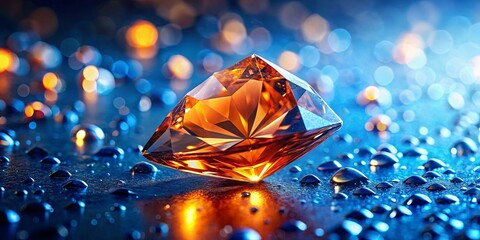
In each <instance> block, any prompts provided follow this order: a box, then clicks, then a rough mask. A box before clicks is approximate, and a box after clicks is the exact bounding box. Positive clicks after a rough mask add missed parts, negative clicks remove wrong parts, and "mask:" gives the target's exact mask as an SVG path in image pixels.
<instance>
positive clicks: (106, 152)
mask: <svg viewBox="0 0 480 240" xmlns="http://www.w3.org/2000/svg"><path fill="white" fill-rule="evenodd" d="M124 156H125V152H124V151H123V149H121V148H119V147H102V148H101V149H100V150H99V151H98V152H97V153H95V157H96V158H113V159H118V160H122V159H123V157H124Z"/></svg>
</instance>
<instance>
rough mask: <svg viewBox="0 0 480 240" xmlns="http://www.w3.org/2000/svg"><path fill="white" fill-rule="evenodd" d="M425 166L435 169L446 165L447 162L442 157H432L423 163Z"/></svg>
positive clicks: (428, 168)
mask: <svg viewBox="0 0 480 240" xmlns="http://www.w3.org/2000/svg"><path fill="white" fill-rule="evenodd" d="M423 167H425V169H426V170H434V169H437V168H443V167H445V163H444V162H443V161H442V160H440V159H437V158H430V159H429V160H428V161H427V162H425V163H424V164H423Z"/></svg>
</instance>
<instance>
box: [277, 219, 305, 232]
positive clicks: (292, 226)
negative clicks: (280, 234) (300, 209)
mask: <svg viewBox="0 0 480 240" xmlns="http://www.w3.org/2000/svg"><path fill="white" fill-rule="evenodd" d="M280 229H282V230H283V231H285V232H303V231H305V230H307V224H305V223H304V222H302V221H300V220H290V221H288V222H285V223H283V224H282V226H281V227H280Z"/></svg>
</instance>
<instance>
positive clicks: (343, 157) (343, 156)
mask: <svg viewBox="0 0 480 240" xmlns="http://www.w3.org/2000/svg"><path fill="white" fill-rule="evenodd" d="M337 159H338V160H342V161H348V160H352V159H353V154H351V153H340V154H338V155H337Z"/></svg>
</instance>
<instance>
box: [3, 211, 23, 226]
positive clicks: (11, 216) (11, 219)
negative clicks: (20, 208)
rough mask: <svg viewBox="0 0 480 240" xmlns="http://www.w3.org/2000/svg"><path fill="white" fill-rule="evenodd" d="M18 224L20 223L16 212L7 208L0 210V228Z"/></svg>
mask: <svg viewBox="0 0 480 240" xmlns="http://www.w3.org/2000/svg"><path fill="white" fill-rule="evenodd" d="M18 222H20V216H19V215H18V214H17V212H15V211H13V210H11V209H8V208H3V209H0V226H7V225H12V224H16V223H18Z"/></svg>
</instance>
